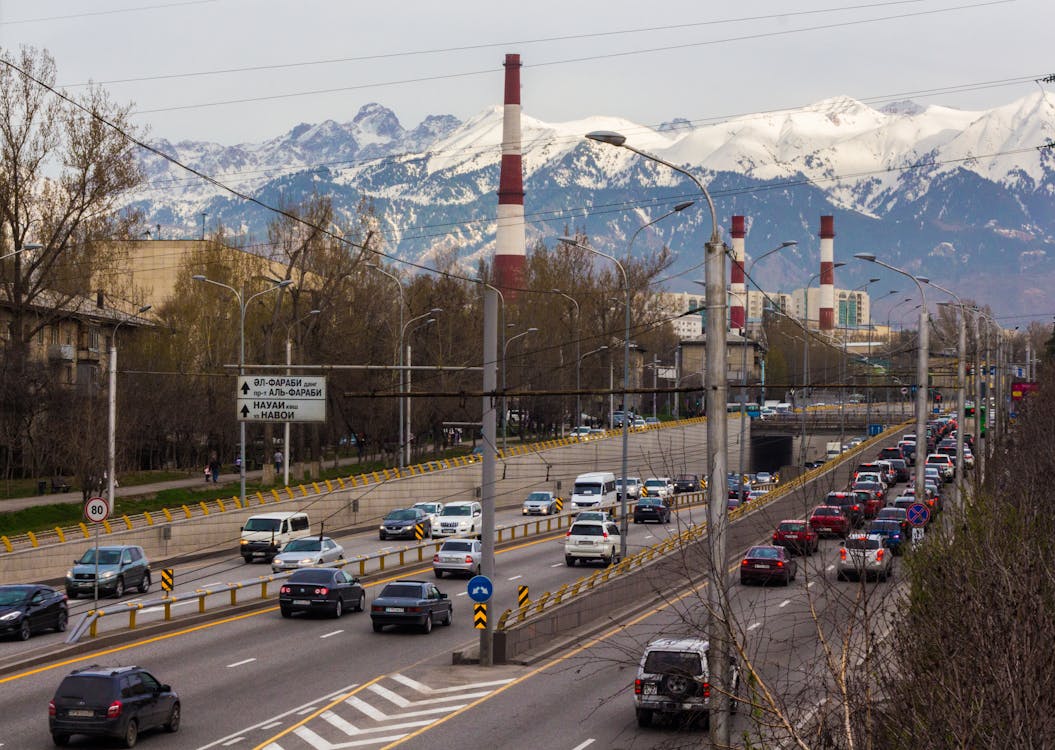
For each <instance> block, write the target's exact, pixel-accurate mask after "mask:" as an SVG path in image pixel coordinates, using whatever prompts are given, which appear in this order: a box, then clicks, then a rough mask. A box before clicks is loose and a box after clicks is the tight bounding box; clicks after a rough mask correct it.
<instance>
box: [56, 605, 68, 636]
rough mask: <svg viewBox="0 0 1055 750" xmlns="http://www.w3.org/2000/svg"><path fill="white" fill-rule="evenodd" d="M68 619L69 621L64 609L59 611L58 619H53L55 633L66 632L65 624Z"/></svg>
mask: <svg viewBox="0 0 1055 750" xmlns="http://www.w3.org/2000/svg"><path fill="white" fill-rule="evenodd" d="M69 621H70V616H69V613H68V612H66V610H62V611H61V612H59V616H58V619H56V620H55V632H56V633H65V632H66V625H67V624H68V623H69Z"/></svg>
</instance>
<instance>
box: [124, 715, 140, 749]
mask: <svg viewBox="0 0 1055 750" xmlns="http://www.w3.org/2000/svg"><path fill="white" fill-rule="evenodd" d="M138 739H139V724H138V722H136V720H135V719H129V720H128V724H127V725H126V726H125V734H124V737H122V738H121V744H123V745H124V746H125V747H135V746H136V740H138Z"/></svg>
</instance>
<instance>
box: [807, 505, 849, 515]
mask: <svg viewBox="0 0 1055 750" xmlns="http://www.w3.org/2000/svg"><path fill="white" fill-rule="evenodd" d="M813 515H815V516H841V515H842V508H836V507H835V506H833V505H822V506H821V507H820V508H817V509H816V510H814V511H813Z"/></svg>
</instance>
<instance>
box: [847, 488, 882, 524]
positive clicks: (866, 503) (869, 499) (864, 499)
mask: <svg viewBox="0 0 1055 750" xmlns="http://www.w3.org/2000/svg"><path fill="white" fill-rule="evenodd" d="M850 491H851V492H852V493H854V494H855V495H857V502H858V503H860V504H861V507H862V508H864V513H865V518H875V517H876V513H878V512H879V509H880V508H882V507H883V501H882V500H880V499H879V498H878V497H876V496H875V493H874V492H869V491H868V490H850Z"/></svg>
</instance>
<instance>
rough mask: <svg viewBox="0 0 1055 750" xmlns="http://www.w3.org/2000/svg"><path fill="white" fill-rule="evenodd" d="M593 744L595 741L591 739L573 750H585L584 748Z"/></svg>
mask: <svg viewBox="0 0 1055 750" xmlns="http://www.w3.org/2000/svg"><path fill="white" fill-rule="evenodd" d="M592 744H593V740H592V739H589V740H586V742H583V743H581V744H579V745H576V746H575V747H573V748H572V749H571V750H583V748H584V747H589V746H590V745H592Z"/></svg>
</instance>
